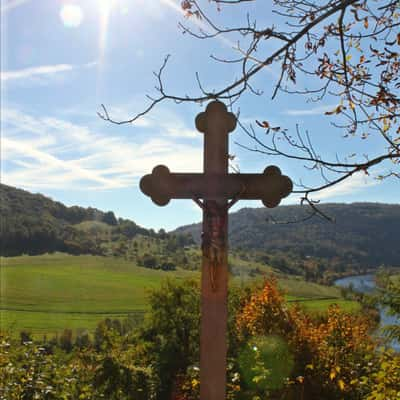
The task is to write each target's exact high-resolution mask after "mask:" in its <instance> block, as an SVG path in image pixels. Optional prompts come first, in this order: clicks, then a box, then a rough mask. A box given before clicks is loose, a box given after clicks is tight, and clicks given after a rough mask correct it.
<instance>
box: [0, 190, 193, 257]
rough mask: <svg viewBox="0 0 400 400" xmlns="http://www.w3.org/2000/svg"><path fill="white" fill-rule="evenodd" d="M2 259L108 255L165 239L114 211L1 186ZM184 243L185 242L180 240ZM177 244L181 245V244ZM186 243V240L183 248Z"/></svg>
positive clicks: (0, 239)
mask: <svg viewBox="0 0 400 400" xmlns="http://www.w3.org/2000/svg"><path fill="white" fill-rule="evenodd" d="M0 215H1V229H0V243H1V246H0V255H2V256H17V255H21V254H30V255H36V254H42V253H48V252H49V253H50V252H55V251H62V252H66V253H70V254H97V255H108V253H107V251H108V249H107V247H106V246H104V243H110V242H115V243H117V244H119V243H120V242H121V241H129V240H131V239H132V238H134V237H135V236H137V235H143V236H148V237H150V238H160V239H165V238H167V237H169V236H172V235H168V234H166V233H165V231H163V230H160V232H158V233H156V232H155V231H154V230H152V229H145V228H142V227H141V226H139V225H137V224H135V223H134V222H132V221H130V220H127V219H122V218H118V219H117V218H116V217H115V215H114V213H113V212H112V211H108V212H103V211H100V210H97V209H95V208H90V207H89V208H83V207H78V206H73V207H66V206H65V205H64V204H62V203H59V202H56V201H53V200H52V199H49V198H48V197H45V196H43V195H41V194H32V193H29V192H27V191H25V190H20V189H16V188H13V187H11V186H6V185H2V184H0ZM181 239H182V238H181ZM178 242H182V240H181V241H179V240H178ZM185 243H186V241H185V240H183V244H185Z"/></svg>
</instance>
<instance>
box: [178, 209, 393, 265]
mask: <svg viewBox="0 0 400 400" xmlns="http://www.w3.org/2000/svg"><path fill="white" fill-rule="evenodd" d="M319 208H320V209H321V210H322V211H323V213H324V214H326V215H327V216H329V217H330V218H332V219H333V220H334V222H329V221H328V220H326V219H324V218H321V217H318V216H315V217H313V218H311V219H308V220H305V221H304V219H305V217H306V216H307V213H308V212H309V210H307V208H306V207H301V206H297V205H296V206H281V207H277V208H275V209H265V208H244V209H242V210H240V211H238V212H236V213H232V215H231V216H230V219H229V239H230V244H231V248H232V249H234V250H239V251H240V250H244V251H247V252H248V251H249V250H251V251H253V252H258V253H260V257H262V254H263V253H264V258H265V257H267V259H266V260H265V261H266V262H268V261H270V260H271V258H272V259H274V260H275V263H276V260H277V259H279V262H280V263H281V264H282V268H283V269H285V265H284V264H287V266H288V267H291V268H293V260H295V261H296V262H297V263H300V264H307V263H310V260H313V261H314V262H316V263H317V264H318V263H319V264H321V265H319V266H316V268H317V267H318V268H320V269H324V268H330V269H334V270H335V271H344V270H349V269H352V270H354V271H356V270H359V269H360V268H362V269H365V268H376V267H379V266H381V265H385V266H400V247H399V246H398V243H397V237H398V230H399V226H400V205H389V204H379V203H353V204H323V205H320V206H319ZM302 220H303V221H302ZM295 221H300V222H297V223H293V222H295ZM176 232H179V233H183V232H184V233H190V234H192V235H193V237H194V239H195V240H196V241H199V240H200V232H201V226H200V224H193V225H188V226H184V227H181V228H179V229H177V230H176ZM291 261H292V262H291ZM305 267H307V265H306V266H305ZM299 268H300V269H303V270H304V265H299ZM322 272H323V271H322Z"/></svg>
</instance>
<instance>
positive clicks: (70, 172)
mask: <svg viewBox="0 0 400 400" xmlns="http://www.w3.org/2000/svg"><path fill="white" fill-rule="evenodd" d="M2 116H3V119H2V128H3V129H2V134H3V135H2V136H3V137H2V148H1V152H2V181H3V182H4V183H8V184H10V185H14V186H19V187H24V188H27V189H34V188H53V189H54V188H58V189H82V190H88V189H89V190H107V189H115V188H122V187H129V186H133V185H136V184H137V182H138V180H139V178H140V177H141V176H142V175H144V174H146V173H149V172H150V171H151V170H152V168H153V167H154V166H155V165H157V164H165V165H168V167H169V168H170V170H171V171H179V170H185V171H190V170H192V171H199V170H201V165H202V163H201V154H202V152H201V145H200V141H199V142H197V141H196V142H194V143H190V144H186V143H181V142H179V141H178V140H176V139H174V138H172V137H167V136H161V135H160V134H159V132H161V131H162V130H163V126H156V125H154V126H153V128H152V132H151V133H152V134H151V135H150V134H149V131H148V130H147V129H145V128H142V127H137V128H133V129H135V131H134V132H135V135H129V137H125V136H113V137H110V136H109V135H106V134H104V133H100V132H98V131H94V130H93V129H91V128H90V127H89V126H85V125H81V124H73V123H71V122H68V121H66V120H63V119H59V118H54V117H49V116H41V117H37V116H33V115H27V114H26V113H23V112H21V111H20V110H17V109H10V108H7V109H3V110H2ZM164 123H165V121H164ZM143 129H145V130H143ZM186 130H187V131H189V129H188V128H186Z"/></svg>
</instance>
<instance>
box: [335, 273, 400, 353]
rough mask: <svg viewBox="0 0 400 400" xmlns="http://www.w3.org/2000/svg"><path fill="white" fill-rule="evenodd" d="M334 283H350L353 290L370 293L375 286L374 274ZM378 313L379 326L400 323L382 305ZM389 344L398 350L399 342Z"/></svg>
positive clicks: (350, 277)
mask: <svg viewBox="0 0 400 400" xmlns="http://www.w3.org/2000/svg"><path fill="white" fill-rule="evenodd" d="M335 285H336V286H340V287H349V286H350V285H351V286H352V287H353V289H354V290H355V291H357V292H361V293H372V292H373V291H374V290H375V287H376V285H375V276H374V275H357V276H348V277H347V278H341V279H338V280H336V281H335ZM379 314H380V327H381V328H382V327H384V326H387V325H396V324H400V319H399V318H396V317H393V316H390V315H387V313H386V309H385V308H383V307H382V308H380V309H379ZM378 334H379V333H378ZM390 346H391V347H392V348H393V349H395V350H396V351H400V343H399V342H398V341H395V340H393V341H392V342H391V343H390Z"/></svg>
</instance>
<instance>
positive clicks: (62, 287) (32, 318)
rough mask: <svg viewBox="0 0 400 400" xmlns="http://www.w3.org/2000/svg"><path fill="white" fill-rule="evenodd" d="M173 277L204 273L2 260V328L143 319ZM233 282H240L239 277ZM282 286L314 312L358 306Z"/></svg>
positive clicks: (43, 329) (309, 286)
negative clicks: (155, 293) (156, 292)
mask: <svg viewBox="0 0 400 400" xmlns="http://www.w3.org/2000/svg"><path fill="white" fill-rule="evenodd" d="M168 277H171V278H176V279H185V278H195V279H198V277H199V273H198V272H193V271H186V270H177V271H173V272H164V271H160V270H152V269H147V268H142V267H138V266H136V265H134V264H132V262H129V261H125V260H123V259H121V258H112V257H96V256H72V255H66V254H59V253H57V254H51V255H42V256H22V257H13V258H1V303H0V313H1V320H0V326H1V328H2V329H3V330H8V331H10V332H11V333H12V334H17V333H18V332H19V331H21V330H28V331H31V332H33V333H35V334H44V333H46V334H50V335H51V334H54V333H56V332H60V331H62V330H63V329H64V328H72V329H74V330H75V329H86V328H87V329H89V330H93V328H94V327H95V326H96V324H97V322H98V321H99V320H101V319H104V318H106V317H123V316H127V315H128V314H141V315H142V314H143V313H144V312H145V311H146V309H147V307H148V303H147V298H148V293H149V291H150V290H151V289H155V288H158V287H159V286H160V285H161V282H162V281H163V280H164V279H166V278H168ZM233 282H234V283H235V284H240V279H239V278H235V279H234V280H233ZM280 285H281V287H282V288H283V289H284V290H285V292H286V293H287V295H288V300H289V301H290V302H295V301H298V302H301V303H302V304H304V306H305V307H306V308H308V309H310V310H312V311H322V310H325V309H326V308H327V307H328V306H329V304H332V303H333V302H335V303H340V304H341V305H343V306H344V308H345V309H347V310H350V311H352V310H355V309H358V307H359V306H358V304H357V303H355V302H349V301H345V300H343V299H341V298H340V291H339V290H338V289H337V288H334V287H326V286H321V285H317V284H314V283H307V282H304V281H302V280H298V279H294V278H293V279H282V280H280Z"/></svg>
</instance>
